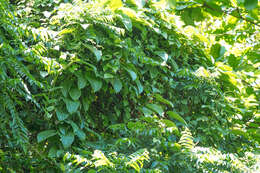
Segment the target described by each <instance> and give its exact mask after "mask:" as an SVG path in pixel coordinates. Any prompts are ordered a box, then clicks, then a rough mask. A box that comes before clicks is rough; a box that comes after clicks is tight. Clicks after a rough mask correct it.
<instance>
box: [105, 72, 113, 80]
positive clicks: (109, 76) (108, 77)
mask: <svg viewBox="0 0 260 173" xmlns="http://www.w3.org/2000/svg"><path fill="white" fill-rule="evenodd" d="M104 78H105V79H111V78H114V76H113V75H112V74H109V73H105V74H104Z"/></svg>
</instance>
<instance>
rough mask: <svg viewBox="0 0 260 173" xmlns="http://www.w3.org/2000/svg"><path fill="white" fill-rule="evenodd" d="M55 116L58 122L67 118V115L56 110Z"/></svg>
mask: <svg viewBox="0 0 260 173" xmlns="http://www.w3.org/2000/svg"><path fill="white" fill-rule="evenodd" d="M56 115H57V118H58V120H59V121H64V120H65V119H67V118H68V116H69V114H67V113H65V112H63V111H62V110H59V109H57V110H56Z"/></svg>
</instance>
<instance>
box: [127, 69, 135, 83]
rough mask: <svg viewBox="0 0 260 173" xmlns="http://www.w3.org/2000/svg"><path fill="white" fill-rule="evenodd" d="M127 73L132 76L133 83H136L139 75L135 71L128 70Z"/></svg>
mask: <svg viewBox="0 0 260 173" xmlns="http://www.w3.org/2000/svg"><path fill="white" fill-rule="evenodd" d="M126 71H127V72H128V73H129V74H130V76H131V78H132V80H133V81H135V79H136V78H137V75H136V73H135V72H134V71H132V70H129V69H126Z"/></svg>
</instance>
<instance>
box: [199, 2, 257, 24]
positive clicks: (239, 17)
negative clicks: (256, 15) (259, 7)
mask: <svg viewBox="0 0 260 173" xmlns="http://www.w3.org/2000/svg"><path fill="white" fill-rule="evenodd" d="M202 6H203V7H205V8H208V9H211V10H213V11H218V12H221V13H224V14H227V15H231V16H233V17H235V18H238V19H241V20H244V21H246V22H249V23H251V24H254V25H256V26H258V27H260V24H259V23H256V22H253V21H251V20H248V19H247V18H245V17H243V16H242V15H241V14H240V12H239V9H238V8H237V9H236V10H237V11H238V14H239V16H236V15H234V14H231V13H229V12H227V11H223V10H219V9H215V8H212V7H211V6H209V5H208V4H206V3H204V4H203V5H202Z"/></svg>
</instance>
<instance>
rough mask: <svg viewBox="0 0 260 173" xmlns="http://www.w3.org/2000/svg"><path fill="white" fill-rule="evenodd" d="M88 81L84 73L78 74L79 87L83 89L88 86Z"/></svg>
mask: <svg viewBox="0 0 260 173" xmlns="http://www.w3.org/2000/svg"><path fill="white" fill-rule="evenodd" d="M86 84H87V81H86V79H85V78H84V76H83V75H78V88H79V89H82V88H84V87H85V86H86Z"/></svg>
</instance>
